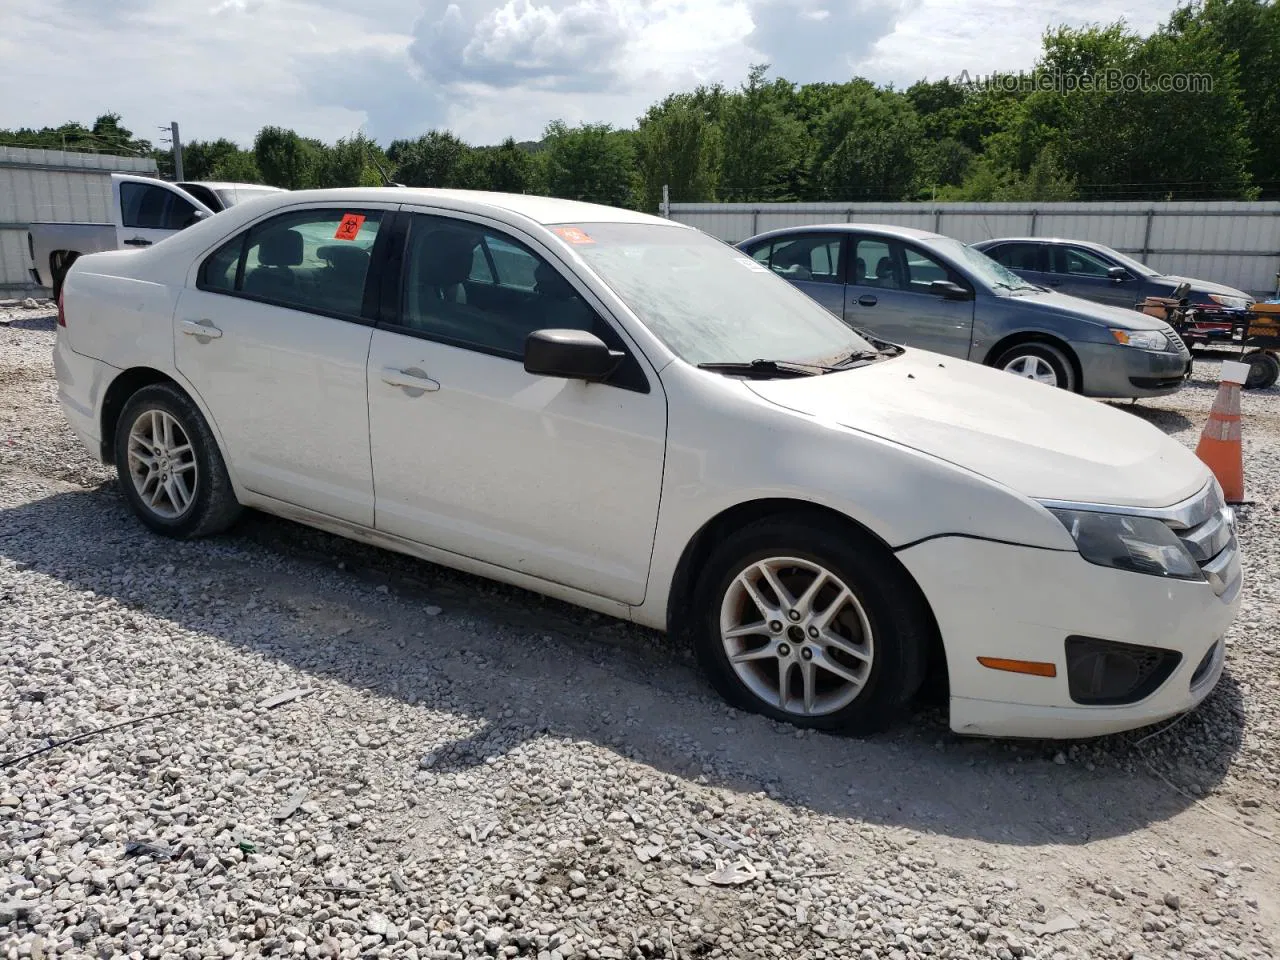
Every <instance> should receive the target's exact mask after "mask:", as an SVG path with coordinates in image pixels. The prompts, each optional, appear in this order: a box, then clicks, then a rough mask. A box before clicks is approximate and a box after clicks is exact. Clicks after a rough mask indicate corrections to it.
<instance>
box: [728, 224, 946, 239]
mask: <svg viewBox="0 0 1280 960" xmlns="http://www.w3.org/2000/svg"><path fill="white" fill-rule="evenodd" d="M815 230H821V231H828V232H831V233H871V234H878V235H880V236H887V237H897V238H899V239H901V240H943V239H946V238H945V237H944V236H943V235H942V234H940V233H934V232H933V231H932V230H917V229H915V228H914V227H899V226H895V225H894V224H892V223H844V222H840V223H806V224H804V225H802V226H795V227H779V228H778V229H776V230H766V231H764V232H763V233H758V234H756V235H755V237H751V238H750V239H752V240H754V239H756V238H757V237H773V236H785V235H787V234H791V233H812V232H814V231H815ZM742 242H743V243H746V241H745V240H744V241H742Z"/></svg>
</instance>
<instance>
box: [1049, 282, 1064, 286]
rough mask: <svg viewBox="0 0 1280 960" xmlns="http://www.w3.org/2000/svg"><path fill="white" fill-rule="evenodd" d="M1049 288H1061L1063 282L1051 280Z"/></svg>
mask: <svg viewBox="0 0 1280 960" xmlns="http://www.w3.org/2000/svg"><path fill="white" fill-rule="evenodd" d="M1049 286H1051V287H1060V286H1062V281H1061V280H1050V281H1049Z"/></svg>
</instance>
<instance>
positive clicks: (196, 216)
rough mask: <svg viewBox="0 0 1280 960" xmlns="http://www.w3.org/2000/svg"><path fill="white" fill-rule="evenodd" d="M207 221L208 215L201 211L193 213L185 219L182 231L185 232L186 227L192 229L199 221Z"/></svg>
mask: <svg viewBox="0 0 1280 960" xmlns="http://www.w3.org/2000/svg"><path fill="white" fill-rule="evenodd" d="M208 219H209V214H207V213H205V212H204V211H203V210H196V211H193V212H192V214H191V216H189V217H187V219H186V222H184V223H183V224H182V229H183V230H185V229H187V227H193V226H195V225H196V224H197V223H199V222H200V221H201V220H208Z"/></svg>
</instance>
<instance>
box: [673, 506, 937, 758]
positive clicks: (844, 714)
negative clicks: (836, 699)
mask: <svg viewBox="0 0 1280 960" xmlns="http://www.w3.org/2000/svg"><path fill="white" fill-rule="evenodd" d="M770 557H785V558H795V559H798V560H802V561H808V562H811V563H815V564H818V565H820V566H822V567H823V568H824V569H826V570H827V571H829V572H830V573H832V574H834V575H835V576H836V577H838V578H839V579H840V580H841V581H843V583H844V584H845V585H846V586H847V587H848V588H849V589H850V591H851V592H852V593H853V594H854V596H855V597H856V598H857V600H858V602H859V603H860V604H861V606H862V609H863V611H864V612H865V614H866V616H867V620H868V621H869V623H870V626H871V633H872V637H873V638H874V640H873V642H874V648H873V658H872V661H871V665H870V669H869V672H868V673H867V675H866V678H865V682H864V683H863V685H862V687H861V689H860V690H859V691H858V692H857V694H856V696H855V697H854V699H853V700H852V702H850V703H848V704H846V705H845V706H843V707H841V708H839V709H836V710H833V711H832V712H829V713H821V714H816V715H808V716H806V715H803V714H802V713H799V712H796V711H789V710H783V709H780V708H779V707H778V706H775V705H774V704H771V703H769V702H768V701H766V700H764V699H762V698H761V697H760V696H758V695H757V694H756V693H754V692H753V691H752V690H751V688H750V687H749V686H748V685H747V683H745V682H744V681H743V679H742V678H741V677H739V675H738V674H737V672H736V671H735V670H734V667H733V665H732V664H731V663H730V660H729V653H728V651H726V649H725V644H724V642H723V641H722V639H721V634H720V614H721V606H722V603H724V602H725V598H726V593H727V591H729V589H730V587H731V586H732V584H733V582H734V580H735V578H736V577H737V576H738V574H739V573H741V572H742V571H744V570H746V569H748V568H750V567H751V565H752V564H754V563H757V562H759V561H760V560H764V559H767V558H770ZM693 603H694V608H693V616H692V618H691V625H692V634H693V636H692V639H693V643H694V648H695V650H696V653H697V656H698V660H699V662H700V664H701V665H702V669H703V670H704V671H705V673H706V674H707V677H708V679H709V680H710V681H711V684H712V686H714V687H715V688H716V690H717V691H718V692H719V693H720V695H721V696H723V697H724V698H725V699H726V700H727V701H728V702H729V703H731V704H732V705H733V706H735V707H738V708H740V709H743V710H747V711H750V712H753V713H760V714H763V715H765V716H767V717H771V718H773V719H775V720H782V721H785V722H787V723H792V724H794V725H796V726H799V727H809V728H814V729H819V730H843V731H847V732H849V733H855V734H867V733H873V732H875V731H878V730H881V729H884V728H885V727H887V726H889V725H890V724H892V723H893V722H894V721H895V720H896V719H897V718H898V717H899V716H900V715H901V714H902V712H903V711H904V709H905V707H906V706H907V705H908V704H909V703H910V702H911V699H912V698H913V697H914V696H915V694H916V692H917V691H918V690H919V689H920V685H921V683H922V681H923V680H924V676H925V670H926V666H927V657H928V653H927V651H928V649H929V640H930V638H931V636H932V634H933V631H934V629H935V628H934V625H933V618H932V616H931V615H930V614H929V612H928V608H927V605H926V603H925V601H924V598H923V597H922V596H921V594H920V591H919V589H918V588H917V587H916V585H915V583H914V582H913V581H912V580H911V578H910V577H909V575H908V574H907V572H906V571H905V570H904V569H903V568H902V567H901V566H900V565H899V564H898V562H897V561H896V560H895V559H894V558H893V556H892V555H891V554H890V553H889V551H888V550H887V549H885V548H884V547H883V546H882V545H881V544H879V543H877V542H876V541H874V540H873V539H872V538H870V537H869V536H858V535H856V534H855V535H850V532H849V531H847V530H843V529H832V528H830V527H829V526H826V527H825V528H824V525H821V524H819V523H818V522H816V521H815V520H814V519H813V518H811V517H806V516H804V515H802V514H801V515H788V516H778V517H771V518H765V519H763V520H759V521H757V522H755V523H752V524H749V525H748V526H746V527H743V528H742V529H741V530H738V531H736V532H735V533H733V534H732V535H730V536H729V537H727V538H725V540H724V541H722V542H721V543H720V544H719V545H717V546H716V548H715V549H714V550H713V551H712V554H711V556H710V558H709V559H708V560H707V563H706V564H705V566H704V567H703V571H702V574H701V576H700V578H699V580H698V583H697V586H696V588H695V590H694V597H693ZM766 620H767V617H766ZM777 639H779V640H782V639H783V638H782V637H778V638H777ZM760 642H762V643H763V642H765V639H764V637H761V638H760ZM825 652H826V653H827V654H828V655H829V654H831V652H832V651H831V650H830V649H828V650H827V651H825ZM761 662H762V663H770V664H776V663H777V662H778V661H776V660H768V659H766V660H764V661H761ZM760 669H761V670H765V671H767V670H768V669H769V668H768V667H764V666H762V667H761V668H760ZM777 673H778V671H776V670H775V671H774V674H775V676H776V675H777ZM788 676H789V677H790V678H791V679H795V678H794V677H792V676H791V674H790V673H789V674H788ZM828 676H829V675H828Z"/></svg>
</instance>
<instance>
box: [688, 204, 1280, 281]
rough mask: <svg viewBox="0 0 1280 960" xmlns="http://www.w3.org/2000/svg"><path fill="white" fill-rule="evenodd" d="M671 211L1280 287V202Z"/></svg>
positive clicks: (722, 221) (724, 233)
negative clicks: (1073, 250)
mask: <svg viewBox="0 0 1280 960" xmlns="http://www.w3.org/2000/svg"><path fill="white" fill-rule="evenodd" d="M668 216H670V217H671V219H673V220H678V221H680V222H681V223H687V224H689V225H690V226H693V227H697V228H698V229H700V230H703V231H704V232H706V233H709V234H711V235H713V236H716V237H719V238H720V239H722V240H727V241H729V242H730V243H736V242H738V241H739V240H745V239H746V238H747V237H750V236H754V235H755V234H757V233H762V232H763V231H765V230H773V229H775V228H778V227H791V226H801V225H807V224H819V223H855V222H856V223H884V224H895V225H897V226H902V227H915V228H917V229H922V230H933V231H935V232H936V233H942V234H946V235H948V236H952V237H955V238H956V239H957V240H961V241H963V242H965V243H974V242H976V241H978V240H989V239H992V238H994V237H1020V236H1037V237H1063V238H1068V239H1072V240H1092V241H1094V242H1095V243H1105V244H1106V245H1107V246H1110V247H1114V248H1115V249H1117V250H1119V251H1121V252H1122V253H1127V254H1130V255H1131V256H1134V257H1137V258H1138V259H1139V260H1141V261H1143V262H1144V263H1147V264H1150V266H1151V267H1152V268H1153V269H1155V270H1159V271H1160V272H1161V273H1168V274H1173V275H1176V276H1184V277H1194V278H1195V279H1197V280H1210V281H1214V282H1217V283H1225V284H1228V285H1230V286H1233V287H1238V288H1240V289H1242V290H1245V291H1248V292H1249V293H1252V294H1254V295H1255V296H1259V295H1262V294H1267V295H1270V294H1272V293H1274V292H1275V291H1276V289H1277V282H1278V281H1277V273H1278V272H1280V202H1276V201H1267V202H1256V203H1219V202H1212V201H1177V202H1170V203H1143V202H1124V203H1039V204H1032V203H939V204H935V203H673V204H670V205H669V207H668Z"/></svg>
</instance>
